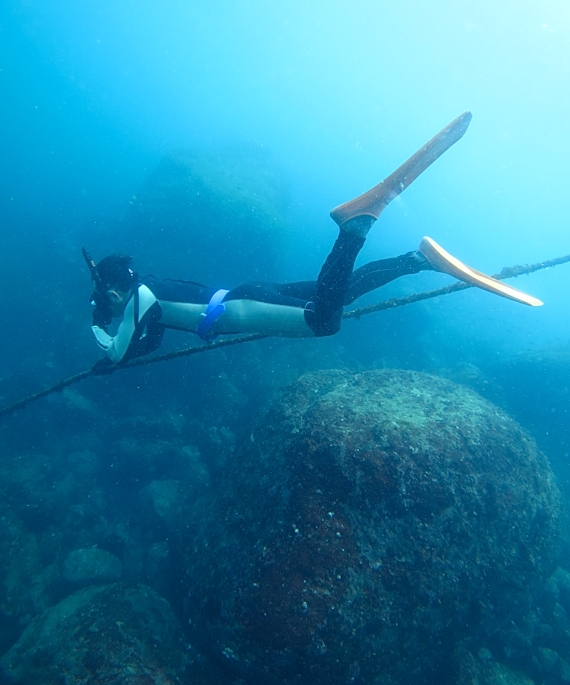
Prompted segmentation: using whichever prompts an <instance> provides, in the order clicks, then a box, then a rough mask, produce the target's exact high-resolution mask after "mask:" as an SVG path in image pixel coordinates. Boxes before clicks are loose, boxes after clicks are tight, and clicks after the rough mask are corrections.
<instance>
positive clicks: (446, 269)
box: [82, 111, 543, 374]
mask: <svg viewBox="0 0 570 685" xmlns="http://www.w3.org/2000/svg"><path fill="white" fill-rule="evenodd" d="M471 119H472V114H471V112H469V111H467V112H464V113H463V114H461V115H460V116H458V117H457V118H456V119H454V120H453V121H452V122H451V123H450V124H448V125H447V126H446V127H445V128H444V129H442V130H441V131H440V132H439V133H437V134H436V135H435V136H434V137H433V138H432V139H431V140H429V141H428V142H427V143H426V144H425V145H424V146H422V147H421V148H420V149H419V150H418V151H417V152H416V153H415V154H414V155H412V156H411V157H410V158H409V159H408V160H407V161H406V162H404V163H403V164H402V165H401V166H400V167H399V168H398V169H396V171H394V172H393V173H392V174H390V175H389V176H388V177H387V178H385V179H384V180H383V181H381V182H380V183H379V184H378V185H376V186H374V187H373V188H371V189H370V190H368V191H367V192H365V193H363V194H362V195H360V196H358V197H356V198H354V199H353V200H350V201H348V202H346V203H344V204H341V205H339V206H338V207H335V208H334V209H333V210H332V211H331V212H330V216H331V218H332V219H333V221H335V223H336V224H337V225H338V227H339V234H338V237H337V239H336V241H335V243H334V245H333V248H332V250H331V252H330V254H329V255H328V257H327V259H326V261H325V263H324V265H323V266H322V268H321V270H320V273H319V275H318V278H317V280H316V281H298V282H294V283H264V282H254V281H252V282H245V283H242V284H240V285H238V286H236V287H234V288H232V289H223V288H214V287H209V286H206V285H203V284H200V283H196V282H193V281H183V280H174V279H164V280H159V279H157V278H154V277H153V276H145V277H142V278H139V276H138V275H137V273H136V272H134V271H133V270H132V269H131V265H132V258H131V257H129V256H126V255H117V254H114V255H109V256H107V257H104V258H103V259H101V260H100V261H99V262H98V263H96V262H95V261H94V260H93V259H92V257H91V255H90V254H89V253H88V252H87V250H86V249H85V248H82V252H83V257H84V259H85V261H86V263H87V266H88V267H89V271H90V274H91V278H92V282H93V288H94V290H93V293H92V296H91V303H92V305H93V312H92V331H93V334H94V337H95V340H96V342H97V344H98V346H99V348H100V349H101V350H103V351H104V352H105V354H106V356H105V357H104V358H103V359H100V360H99V361H98V362H97V363H96V364H95V366H94V367H93V369H92V372H93V373H94V374H103V373H106V372H109V371H110V369H111V368H113V366H115V365H119V364H125V363H127V362H128V361H129V360H131V359H134V358H136V357H140V356H143V355H146V354H148V353H150V352H153V351H154V350H156V349H157V348H158V347H159V346H160V344H161V341H162V338H163V335H164V332H165V330H166V329H177V330H183V331H188V332H192V333H195V334H197V335H198V336H199V337H200V338H201V339H202V340H205V341H207V342H211V341H213V340H214V339H215V338H216V337H217V336H219V335H232V334H240V333H242V334H243V333H258V334H262V335H265V336H281V337H323V336H330V335H334V334H335V333H337V332H338V331H339V330H340V328H341V322H342V315H343V308H344V307H345V306H346V305H350V304H352V303H353V302H354V301H356V300H357V299H358V298H359V297H361V296H362V295H364V294H366V293H369V292H371V291H373V290H376V289H377V288H381V287H382V286H383V285H386V284H387V283H390V282H391V281H393V280H395V279H397V278H400V277H402V276H405V275H410V274H415V273H419V272H421V271H439V272H442V273H445V274H448V275H450V276H453V277H455V278H457V279H459V280H460V281H463V282H464V283H467V284H469V285H472V286H475V287H477V288H481V289H483V290H487V291H489V292H491V293H494V294H496V295H499V296H501V297H505V298H508V299H511V300H514V301H516V302H520V303H522V304H526V305H529V306H533V307H537V306H541V305H542V304H543V303H542V302H541V301H540V300H538V299H537V298H535V297H533V296H531V295H528V294H526V293H524V292H522V291H520V290H517V289H515V288H513V287H511V286H509V285H506V284H505V283H502V282H500V281H498V280H496V279H495V278H493V277H491V276H487V275H486V274H484V273H481V272H480V271H477V270H475V269H472V268H471V267H469V266H467V265H466V264H464V263H463V262H461V261H460V260H459V259H457V258H456V257H454V256H452V255H451V254H449V253H448V252H447V251H446V250H444V249H443V248H442V247H441V246H440V245H438V244H437V243H436V242H435V240H433V239H432V238H430V237H428V236H425V237H424V238H423V239H422V240H421V242H420V245H419V247H418V249H417V250H414V251H411V252H408V253H406V254H403V255H400V256H397V257H393V258H389V259H381V260H377V261H373V262H369V263H368V264H365V265H364V266H362V267H360V268H358V269H356V270H354V264H355V261H356V258H357V256H358V254H359V252H360V250H361V249H362V247H363V245H364V243H365V240H366V237H367V235H368V232H369V231H370V229H371V228H372V225H373V224H374V223H375V222H376V221H377V220H378V219H379V218H380V215H381V214H382V212H383V211H384V209H385V208H386V207H387V206H388V204H389V203H390V202H391V201H392V200H393V199H394V198H396V197H397V196H398V195H399V194H400V193H402V192H403V191H404V190H405V189H406V188H407V187H408V186H409V185H410V184H411V183H412V182H413V181H414V180H415V179H416V178H417V177H418V176H419V175H420V174H422V173H423V172H424V171H425V170H426V169H427V168H428V167H429V166H431V164H433V162H435V161H436V160H437V159H438V158H439V157H440V156H441V155H442V154H443V153H444V152H445V151H446V150H448V149H449V148H450V147H451V146H452V145H454V144H455V143H456V142H457V141H459V140H460V139H461V138H462V137H463V135H464V134H465V132H466V131H467V128H468V126H469V123H470V122H471ZM120 317H122V321H121V323H120V325H119V326H118V329H117V332H116V334H115V335H114V336H112V335H111V334H110V333H109V332H108V327H109V326H110V324H111V322H112V320H113V319H115V318H120Z"/></svg>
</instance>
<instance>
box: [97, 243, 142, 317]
mask: <svg viewBox="0 0 570 685" xmlns="http://www.w3.org/2000/svg"><path fill="white" fill-rule="evenodd" d="M132 261H133V258H132V257H128V256H126V255H109V256H108V257H104V258H103V259H102V260H101V261H100V262H99V263H98V264H97V278H94V279H93V287H94V288H95V291H96V292H97V294H98V295H99V296H101V297H103V298H105V299H106V300H107V302H108V303H109V307H110V309H111V315H112V316H113V317H115V316H121V315H122V313H123V312H124V310H125V306H126V304H127V302H128V301H129V298H130V296H131V290H132V287H133V285H134V283H135V274H134V273H133V270H132V269H131V264H132Z"/></svg>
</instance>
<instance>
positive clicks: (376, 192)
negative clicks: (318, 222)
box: [331, 112, 472, 237]
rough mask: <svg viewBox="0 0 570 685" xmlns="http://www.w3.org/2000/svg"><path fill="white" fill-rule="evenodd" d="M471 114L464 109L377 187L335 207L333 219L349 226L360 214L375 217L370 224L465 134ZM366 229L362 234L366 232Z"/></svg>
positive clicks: (332, 213)
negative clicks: (348, 223)
mask: <svg viewBox="0 0 570 685" xmlns="http://www.w3.org/2000/svg"><path fill="white" fill-rule="evenodd" d="M471 118H472V114H471V112H464V113H463V114H461V115H460V116H458V117H457V119H454V120H453V121H452V122H451V123H450V124H449V125H448V126H446V127H445V128H444V129H443V130H442V131H440V132H439V133H438V134H437V135H436V136H434V137H433V138H432V139H431V140H430V141H429V142H427V143H426V144H425V145H424V146H423V147H421V148H420V149H419V150H418V151H417V152H416V153H415V154H414V155H412V156H411V157H410V158H409V159H408V161H407V162H404V163H403V164H402V166H400V167H399V168H398V169H396V171H394V173H392V174H390V176H388V177H387V178H385V179H384V180H383V181H381V182H380V183H379V184H378V185H376V186H374V188H371V189H370V190H368V191H367V192H366V193H364V194H363V195H359V196H358V197H356V198H355V199H354V200H349V202H345V203H344V204H342V205H339V206H338V207H335V208H334V209H333V210H332V211H331V217H332V219H333V221H335V222H336V223H337V224H338V225H339V226H340V227H341V228H343V227H344V228H345V229H346V228H347V227H345V226H344V225H345V224H346V223H347V222H349V221H351V220H353V219H356V218H357V217H371V219H372V221H369V222H368V224H367V225H368V228H370V226H372V224H373V223H374V220H375V219H378V217H379V216H380V214H382V212H383V210H384V209H385V208H386V207H387V206H388V205H389V204H390V202H392V200H393V199H394V198H395V197H397V196H398V195H399V194H400V193H401V192H402V191H404V190H405V189H406V188H407V187H408V186H409V185H410V183H412V181H415V180H416V178H417V177H418V176H419V175H420V174H421V173H422V172H424V171H425V170H426V169H427V168H428V167H429V166H430V165H431V164H433V163H434V162H435V160H436V159H437V158H438V157H441V155H442V154H443V153H444V152H445V151H446V150H449V148H450V147H451V146H452V145H453V144H454V143H456V142H457V141H458V140H459V139H460V138H461V137H462V136H463V134H464V133H465V131H467V127H468V126H469V122H470V121H471ZM357 223H358V222H357ZM348 230H350V229H348ZM357 230H358V229H357ZM366 232H367V230H366V231H365V232H364V235H363V236H362V237H365V236H366Z"/></svg>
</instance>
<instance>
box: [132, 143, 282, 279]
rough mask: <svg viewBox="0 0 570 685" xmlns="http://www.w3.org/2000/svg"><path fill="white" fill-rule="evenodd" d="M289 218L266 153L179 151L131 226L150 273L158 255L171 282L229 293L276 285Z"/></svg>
mask: <svg viewBox="0 0 570 685" xmlns="http://www.w3.org/2000/svg"><path fill="white" fill-rule="evenodd" d="M286 210H287V192H286V190H285V189H284V183H283V181H282V179H281V176H280V173H279V171H278V169H277V167H276V165H275V163H274V162H273V160H272V159H271V157H270V156H269V155H268V154H267V153H265V152H264V151H263V150H262V149H254V148H244V149H236V148H226V149H220V150H211V151H204V150H202V151H197V150H180V151H177V152H173V153H171V154H169V155H167V156H165V157H164V158H163V159H162V160H161V162H160V163H159V165H158V167H157V168H156V169H155V171H154V172H153V173H152V174H151V175H150V176H149V178H148V179H147V181H146V182H145V183H144V185H143V186H142V188H141V189H140V191H139V193H138V194H137V197H136V198H135V199H134V200H133V204H132V210H131V213H130V216H129V223H130V224H131V226H132V227H133V228H135V229H136V240H137V255H138V256H139V257H141V258H143V259H144V261H145V263H146V264H147V267H148V266H150V267H151V268H156V265H155V257H156V255H157V254H158V255H160V260H161V262H160V268H161V269H163V270H164V269H170V273H168V274H167V275H169V276H171V277H174V276H175V275H176V277H186V278H191V279H194V280H202V281H206V283H214V284H215V283H216V282H218V281H219V282H221V283H229V285H228V286H227V287H231V285H234V284H236V283H237V282H239V281H241V280H264V279H265V280H267V279H275V278H276V277H277V275H278V269H279V266H280V265H281V264H282V263H283V262H282V255H283V246H284V244H285V243H284V239H285V237H286V234H287V232H288V226H287V221H286ZM131 249H132V248H131ZM181 268H184V271H181ZM165 273H166V271H165ZM220 287H221V286H220Z"/></svg>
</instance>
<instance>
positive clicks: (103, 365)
mask: <svg viewBox="0 0 570 685" xmlns="http://www.w3.org/2000/svg"><path fill="white" fill-rule="evenodd" d="M114 368H115V364H113V362H112V361H111V360H110V359H109V357H103V359H99V361H98V362H97V363H96V364H95V365H94V366H93V368H92V369H91V373H92V374H93V375H94V376H105V375H107V374H109V373H113V369H114Z"/></svg>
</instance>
